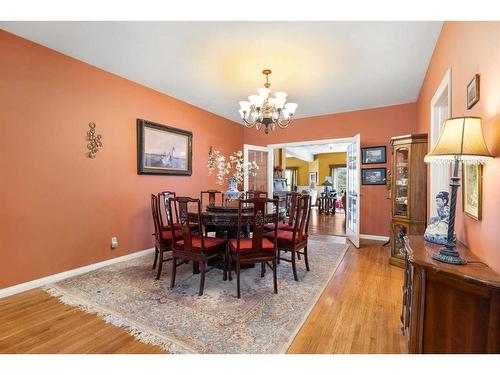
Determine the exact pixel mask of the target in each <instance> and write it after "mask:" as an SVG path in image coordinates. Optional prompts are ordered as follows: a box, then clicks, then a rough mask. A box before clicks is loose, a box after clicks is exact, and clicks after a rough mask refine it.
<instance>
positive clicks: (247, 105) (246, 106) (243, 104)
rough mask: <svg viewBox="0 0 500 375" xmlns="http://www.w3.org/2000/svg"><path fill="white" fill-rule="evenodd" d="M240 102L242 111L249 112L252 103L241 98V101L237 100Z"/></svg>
mask: <svg viewBox="0 0 500 375" xmlns="http://www.w3.org/2000/svg"><path fill="white" fill-rule="evenodd" d="M239 104H240V109H241V110H242V111H245V112H249V111H250V107H251V106H252V103H250V102H248V101H246V100H243V101H241V102H239Z"/></svg>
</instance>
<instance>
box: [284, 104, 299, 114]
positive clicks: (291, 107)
mask: <svg viewBox="0 0 500 375" xmlns="http://www.w3.org/2000/svg"><path fill="white" fill-rule="evenodd" d="M297 107H298V105H297V103H286V104H285V109H286V110H287V111H288V113H289V114H290V116H293V115H294V113H295V111H296V110H297Z"/></svg>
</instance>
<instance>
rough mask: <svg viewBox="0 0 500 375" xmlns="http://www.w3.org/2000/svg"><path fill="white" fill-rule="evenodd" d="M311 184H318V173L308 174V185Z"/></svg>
mask: <svg viewBox="0 0 500 375" xmlns="http://www.w3.org/2000/svg"><path fill="white" fill-rule="evenodd" d="M313 182H314V183H318V172H309V185H311V183H313Z"/></svg>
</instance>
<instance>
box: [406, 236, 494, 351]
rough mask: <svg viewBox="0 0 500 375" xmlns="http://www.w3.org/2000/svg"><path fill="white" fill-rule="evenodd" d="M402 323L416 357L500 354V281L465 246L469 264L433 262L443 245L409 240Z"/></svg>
mask: <svg viewBox="0 0 500 375" xmlns="http://www.w3.org/2000/svg"><path fill="white" fill-rule="evenodd" d="M404 244H405V253H406V254H405V273H404V285H403V308H402V313H401V322H402V324H403V326H402V330H403V334H404V335H406V336H407V339H408V349H409V352H410V353H500V275H499V274H498V273H496V272H494V271H493V270H492V269H491V268H490V267H488V266H487V265H486V264H484V263H482V262H481V261H480V260H479V259H478V258H477V257H476V256H474V254H472V253H471V252H470V251H469V250H468V249H467V248H466V247H465V246H464V245H462V244H460V243H458V244H457V250H458V252H459V253H460V255H461V256H462V257H464V258H465V259H467V261H469V263H468V264H466V265H463V266H456V265H450V264H446V263H441V262H438V261H435V260H433V259H432V258H431V254H432V252H433V251H436V250H439V249H440V247H441V246H442V245H436V244H432V243H430V242H427V241H425V240H424V239H423V236H406V237H404Z"/></svg>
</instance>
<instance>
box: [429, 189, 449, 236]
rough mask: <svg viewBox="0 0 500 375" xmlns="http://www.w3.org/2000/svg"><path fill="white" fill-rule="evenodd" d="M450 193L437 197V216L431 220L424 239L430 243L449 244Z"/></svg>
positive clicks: (442, 192)
mask: <svg viewBox="0 0 500 375" xmlns="http://www.w3.org/2000/svg"><path fill="white" fill-rule="evenodd" d="M448 203H449V193H448V192H447V191H441V192H439V193H438V194H437V195H436V204H437V207H438V208H437V216H435V217H432V218H431V219H430V220H429V224H428V225H427V229H426V230H425V234H424V239H426V240H427V241H429V242H434V243H438V244H441V245H446V243H447V242H448V223H449V217H450V207H449V206H448Z"/></svg>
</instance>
